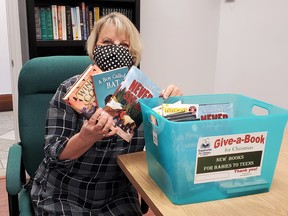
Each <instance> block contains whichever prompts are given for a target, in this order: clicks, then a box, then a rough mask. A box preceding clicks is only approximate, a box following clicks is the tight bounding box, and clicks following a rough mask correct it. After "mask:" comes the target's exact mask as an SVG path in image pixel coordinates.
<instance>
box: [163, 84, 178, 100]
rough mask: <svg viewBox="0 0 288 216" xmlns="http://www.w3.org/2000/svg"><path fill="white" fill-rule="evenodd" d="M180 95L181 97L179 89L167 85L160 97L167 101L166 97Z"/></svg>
mask: <svg viewBox="0 0 288 216" xmlns="http://www.w3.org/2000/svg"><path fill="white" fill-rule="evenodd" d="M181 95H183V93H182V91H181V89H179V88H178V87H177V86H175V85H169V86H167V88H165V89H164V90H162V92H161V94H160V97H163V98H164V99H167V98H168V97H171V96H181Z"/></svg>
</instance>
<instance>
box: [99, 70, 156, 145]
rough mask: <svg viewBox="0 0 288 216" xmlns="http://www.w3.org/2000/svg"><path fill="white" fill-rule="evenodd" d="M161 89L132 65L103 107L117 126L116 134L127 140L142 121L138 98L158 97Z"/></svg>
mask: <svg viewBox="0 0 288 216" xmlns="http://www.w3.org/2000/svg"><path fill="white" fill-rule="evenodd" d="M160 93H161V89H160V88H159V87H158V86H157V85H155V84H154V83H153V82H152V81H151V80H150V79H149V78H148V77H147V76H146V75H145V74H144V73H143V72H142V71H141V70H139V69H138V68H137V67H135V66H132V67H131V69H130V70H129V72H128V73H127V75H126V77H125V79H124V81H123V82H122V83H121V84H120V85H119V87H118V88H117V90H116V91H115V93H114V94H113V95H112V96H111V98H110V100H109V102H108V103H107V104H106V106H105V107H104V110H105V111H106V112H108V113H109V114H110V115H111V116H112V117H113V119H114V122H115V126H116V127H118V129H117V134H118V135H119V136H120V137H122V138H123V139H124V140H126V141H127V142H129V141H130V140H131V138H132V137H133V135H134V129H135V128H136V127H137V126H139V125H140V124H141V122H142V113H141V108H140V104H139V103H138V101H137V100H138V99H139V98H152V97H159V96H160Z"/></svg>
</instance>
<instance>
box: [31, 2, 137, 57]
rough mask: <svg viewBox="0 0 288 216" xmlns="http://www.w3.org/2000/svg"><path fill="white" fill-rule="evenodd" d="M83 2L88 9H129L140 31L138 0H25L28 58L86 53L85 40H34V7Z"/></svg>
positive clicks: (73, 4) (76, 4) (72, 5)
mask: <svg viewBox="0 0 288 216" xmlns="http://www.w3.org/2000/svg"><path fill="white" fill-rule="evenodd" d="M81 2H85V5H86V6H88V7H89V8H90V9H91V8H93V7H100V13H101V8H103V9H104V8H111V9H112V10H113V9H118V8H119V9H129V10H131V11H132V16H131V17H129V18H130V19H131V21H132V22H133V23H134V25H135V26H136V28H137V29H138V30H139V31H140V0H93V1H92V0H70V1H66V0H51V1H47V0H26V9H27V25H28V26H27V27H28V28H27V30H28V40H29V58H30V59H31V58H35V57H40V56H51V55H87V53H86V50H85V46H86V41H84V40H81V41H76V40H36V29H35V28H36V25H35V11H34V8H35V7H50V6H51V5H67V6H71V7H76V6H79V5H80V4H81Z"/></svg>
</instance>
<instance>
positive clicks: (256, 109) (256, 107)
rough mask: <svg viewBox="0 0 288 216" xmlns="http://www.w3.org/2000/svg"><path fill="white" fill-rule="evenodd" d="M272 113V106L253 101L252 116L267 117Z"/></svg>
mask: <svg viewBox="0 0 288 216" xmlns="http://www.w3.org/2000/svg"><path fill="white" fill-rule="evenodd" d="M271 111H272V105H271V104H268V103H265V102H262V101H259V100H255V99H254V100H253V101H252V104H251V112H252V114H254V115H256V116H265V115H269V114H270V113H271Z"/></svg>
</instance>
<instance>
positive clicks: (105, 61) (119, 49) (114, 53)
mask: <svg viewBox="0 0 288 216" xmlns="http://www.w3.org/2000/svg"><path fill="white" fill-rule="evenodd" d="M93 56H94V60H95V64H97V65H98V66H99V67H100V69H101V70H102V71H107V70H112V69H116V68H120V67H124V66H127V67H128V68H130V67H131V66H132V65H133V57H132V55H131V54H130V53H129V49H128V48H126V47H124V46H121V45H115V44H113V45H106V46H96V48H95V50H94V52H93Z"/></svg>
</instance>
